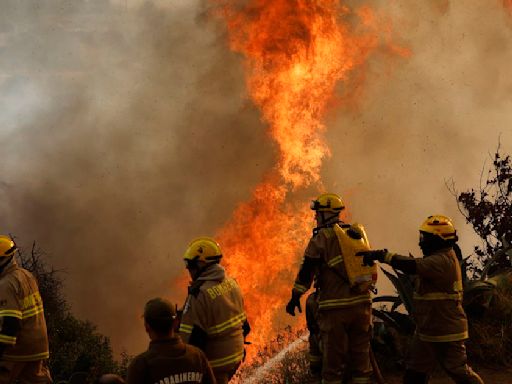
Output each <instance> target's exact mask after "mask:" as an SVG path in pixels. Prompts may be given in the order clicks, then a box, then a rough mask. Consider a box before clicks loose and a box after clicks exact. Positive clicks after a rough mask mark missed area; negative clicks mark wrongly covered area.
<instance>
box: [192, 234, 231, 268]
mask: <svg viewBox="0 0 512 384" xmlns="http://www.w3.org/2000/svg"><path fill="white" fill-rule="evenodd" d="M221 258H222V251H221V250H220V246H219V244H218V243H217V242H216V241H215V240H214V239H212V238H211V237H198V238H197V239H194V240H192V241H191V242H190V244H189V245H188V248H187V250H186V251H185V255H184V256H183V259H185V262H192V261H202V262H204V263H211V262H216V261H219V260H220V259H221Z"/></svg>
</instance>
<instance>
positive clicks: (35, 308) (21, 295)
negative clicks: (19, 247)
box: [0, 259, 52, 384]
mask: <svg viewBox="0 0 512 384" xmlns="http://www.w3.org/2000/svg"><path fill="white" fill-rule="evenodd" d="M0 324H1V331H0V343H1V344H2V345H1V350H3V353H2V354H0V384H1V383H13V382H15V381H16V380H20V381H21V382H24V383H25V382H26V383H45V384H46V383H51V382H52V379H51V376H50V372H49V370H48V367H47V364H46V361H47V359H48V357H49V351H48V335H47V331H46V322H45V318H44V309H43V302H42V300H41V295H40V293H39V289H38V286H37V281H36V279H35V278H34V276H33V275H32V274H31V273H30V272H29V271H27V270H25V269H23V268H21V267H19V266H18V265H17V263H16V261H15V260H14V259H13V260H12V261H11V262H10V263H9V264H8V265H7V266H6V267H5V268H4V270H3V271H2V273H1V274H0Z"/></svg>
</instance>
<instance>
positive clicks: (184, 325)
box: [179, 292, 208, 349]
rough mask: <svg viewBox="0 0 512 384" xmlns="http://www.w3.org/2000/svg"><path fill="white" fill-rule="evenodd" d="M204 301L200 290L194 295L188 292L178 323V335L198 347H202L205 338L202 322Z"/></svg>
mask: <svg viewBox="0 0 512 384" xmlns="http://www.w3.org/2000/svg"><path fill="white" fill-rule="evenodd" d="M204 308H205V302H204V295H203V293H202V292H198V293H197V294H196V295H194V294H190V295H189V297H188V298H187V302H186V303H185V307H184V308H183V313H182V318H181V323H180V328H179V332H180V336H181V338H182V339H183V341H184V342H185V343H187V344H190V345H194V346H196V347H198V348H200V349H204V346H205V344H206V339H207V336H208V335H207V333H206V331H205V329H206V327H205V325H204V324H203V319H204V316H201V313H203V312H204Z"/></svg>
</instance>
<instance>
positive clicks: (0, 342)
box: [0, 282, 23, 356]
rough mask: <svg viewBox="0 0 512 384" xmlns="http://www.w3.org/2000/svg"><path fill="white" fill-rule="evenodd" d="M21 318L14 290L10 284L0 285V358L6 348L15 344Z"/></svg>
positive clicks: (19, 306) (20, 308)
mask: <svg viewBox="0 0 512 384" xmlns="http://www.w3.org/2000/svg"><path fill="white" fill-rule="evenodd" d="M22 318H23V312H22V305H21V303H20V301H19V299H18V296H17V294H16V288H15V287H14V286H12V284H11V283H10V282H5V283H4V282H3V283H2V284H0V356H1V355H2V354H3V352H4V350H5V348H6V347H8V346H10V345H15V344H16V337H17V335H18V332H19V330H20V328H21V319H22Z"/></svg>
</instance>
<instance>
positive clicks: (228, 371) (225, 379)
mask: <svg viewBox="0 0 512 384" xmlns="http://www.w3.org/2000/svg"><path fill="white" fill-rule="evenodd" d="M240 364H242V362H239V363H235V364H230V365H228V366H227V367H222V368H213V374H214V375H215V380H216V381H217V384H228V383H229V380H231V378H232V377H233V376H234V375H235V373H236V371H237V370H238V367H239V366H240Z"/></svg>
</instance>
